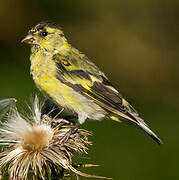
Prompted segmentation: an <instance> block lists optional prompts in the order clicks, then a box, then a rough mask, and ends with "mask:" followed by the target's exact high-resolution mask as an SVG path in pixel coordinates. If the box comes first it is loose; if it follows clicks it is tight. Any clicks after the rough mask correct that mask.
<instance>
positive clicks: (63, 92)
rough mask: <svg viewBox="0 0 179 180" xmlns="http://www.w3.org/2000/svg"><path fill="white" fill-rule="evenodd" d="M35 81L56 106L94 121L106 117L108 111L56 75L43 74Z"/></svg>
mask: <svg viewBox="0 0 179 180" xmlns="http://www.w3.org/2000/svg"><path fill="white" fill-rule="evenodd" d="M34 81H35V83H36V85H37V87H38V88H39V89H40V90H41V91H42V92H43V93H44V94H45V95H47V96H48V97H50V98H51V99H52V100H53V101H54V102H55V103H56V104H58V105H59V106H62V107H64V108H66V109H69V110H71V111H74V112H75V113H77V114H78V115H80V114H83V115H85V116H86V117H87V118H89V119H94V120H99V119H101V118H103V117H104V116H105V115H106V111H105V110H104V109H102V108H101V107H100V106H99V105H97V104H96V103H95V102H93V101H92V100H90V99H88V98H86V97H84V96H82V95H81V94H79V93H78V92H76V91H74V90H73V89H72V88H70V87H68V86H67V85H65V84H63V83H61V82H60V81H59V80H58V79H57V78H56V77H55V76H54V75H50V74H46V73H43V74H41V75H40V76H38V78H35V77H34Z"/></svg>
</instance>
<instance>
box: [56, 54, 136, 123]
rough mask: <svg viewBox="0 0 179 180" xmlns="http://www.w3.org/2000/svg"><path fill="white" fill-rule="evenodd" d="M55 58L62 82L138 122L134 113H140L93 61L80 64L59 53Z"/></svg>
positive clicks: (101, 104) (58, 74)
mask: <svg viewBox="0 0 179 180" xmlns="http://www.w3.org/2000/svg"><path fill="white" fill-rule="evenodd" d="M53 60H54V61H55V62H56V66H57V73H56V77H57V78H58V79H59V80H60V81H61V82H62V83H64V84H66V85H67V86H69V87H71V88H72V89H74V90H75V91H77V92H78V93H80V94H82V95H83V96H86V97H87V98H89V99H91V100H93V101H94V102H95V103H96V104H98V105H99V106H101V107H103V108H104V109H106V110H107V111H109V112H112V113H114V114H117V115H119V116H120V117H121V118H124V119H127V120H130V121H135V123H136V121H137V120H136V118H135V117H134V116H133V114H136V115H138V114H137V112H136V111H135V110H134V108H133V107H132V106H131V105H130V104H129V103H127V101H125V100H124V99H123V98H122V96H121V95H120V93H119V92H118V91H117V90H116V89H115V88H114V87H113V86H112V84H111V83H110V82H109V80H108V79H107V78H106V77H105V75H104V74H103V73H102V72H101V71H100V70H99V69H98V68H97V67H96V66H95V65H94V64H93V63H92V62H89V61H86V60H84V61H83V62H80V63H81V64H79V63H78V61H76V60H73V59H69V57H64V56H61V55H59V54H56V55H54V56H53ZM88 63H90V64H88Z"/></svg>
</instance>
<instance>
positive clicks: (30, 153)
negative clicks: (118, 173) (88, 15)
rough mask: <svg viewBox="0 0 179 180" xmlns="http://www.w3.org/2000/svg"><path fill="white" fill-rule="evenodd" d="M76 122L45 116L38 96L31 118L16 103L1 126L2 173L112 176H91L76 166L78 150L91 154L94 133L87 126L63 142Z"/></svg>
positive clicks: (46, 176) (39, 176) (28, 176)
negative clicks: (21, 111)
mask: <svg viewBox="0 0 179 180" xmlns="http://www.w3.org/2000/svg"><path fill="white" fill-rule="evenodd" d="M1 102H2V101H0V103H1ZM9 102H10V101H9ZM73 125H74V124H73V123H72V122H69V121H67V120H64V119H55V118H51V117H49V116H48V114H47V115H42V113H41V108H40V106H39V102H38V98H37V97H36V98H35V100H34V106H33V108H32V115H31V116H29V117H28V118H27V117H24V116H23V115H21V114H20V113H19V112H18V110H17V108H16V106H15V105H14V106H13V107H11V108H10V110H9V113H8V116H7V121H6V122H5V123H2V125H1V128H0V144H1V146H2V147H3V148H2V152H1V153H0V169H1V171H2V176H3V177H4V176H5V175H6V174H7V173H8V176H9V178H10V179H11V180H16V179H23V180H26V179H32V178H33V179H43V180H44V179H49V178H51V177H52V174H53V173H54V172H55V174H59V176H61V178H63V177H65V174H64V170H65V171H67V172H68V173H70V174H71V172H73V173H75V174H77V175H80V176H84V177H88V178H99V179H110V178H106V177H102V176H94V175H88V174H85V173H82V172H80V171H79V170H77V169H75V168H74V167H73V162H72V156H73V154H74V152H77V153H79V154H87V150H88V146H89V145H91V142H89V141H88V136H89V135H91V133H90V132H88V131H86V130H84V129H78V130H76V131H75V132H73V133H72V134H71V135H70V137H69V139H68V140H67V141H66V142H65V143H63V144H61V143H60V141H59V139H60V138H61V137H63V136H64V134H65V133H66V132H68V131H69V129H70V128H71V127H72V126H73ZM6 172H7V173H6ZM59 172H60V173H59ZM59 176H58V177H59ZM59 178H60V177H59Z"/></svg>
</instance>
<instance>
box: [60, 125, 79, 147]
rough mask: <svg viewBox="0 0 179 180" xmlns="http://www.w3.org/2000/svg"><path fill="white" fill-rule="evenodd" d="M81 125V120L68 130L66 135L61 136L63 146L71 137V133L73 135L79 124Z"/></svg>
mask: <svg viewBox="0 0 179 180" xmlns="http://www.w3.org/2000/svg"><path fill="white" fill-rule="evenodd" d="M79 125H80V123H79V122H77V123H76V124H75V125H74V126H73V127H72V128H71V129H70V130H68V131H67V132H66V133H65V135H64V136H63V137H62V138H60V141H61V144H62V146H63V145H64V143H65V142H66V141H67V140H68V139H69V137H70V135H72V134H73V133H74V132H75V131H76V130H77V129H78V126H79Z"/></svg>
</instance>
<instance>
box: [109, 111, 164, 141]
mask: <svg viewBox="0 0 179 180" xmlns="http://www.w3.org/2000/svg"><path fill="white" fill-rule="evenodd" d="M132 117H133V118H132ZM110 118H111V119H112V120H115V121H118V122H126V123H128V124H131V125H133V126H136V127H138V128H140V129H142V130H143V131H144V132H145V133H146V134H147V135H149V136H150V137H151V138H152V139H153V140H154V141H155V142H157V143H158V144H163V142H162V141H161V140H160V139H159V138H158V136H157V135H156V134H155V133H154V132H153V131H152V130H150V128H149V127H148V125H147V124H146V123H145V122H144V120H143V119H141V118H140V117H139V116H137V114H136V115H132V114H131V117H130V118H129V119H127V118H123V117H121V118H120V117H119V116H116V115H111V116H110Z"/></svg>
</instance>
